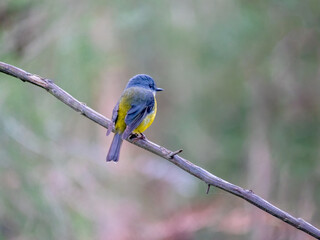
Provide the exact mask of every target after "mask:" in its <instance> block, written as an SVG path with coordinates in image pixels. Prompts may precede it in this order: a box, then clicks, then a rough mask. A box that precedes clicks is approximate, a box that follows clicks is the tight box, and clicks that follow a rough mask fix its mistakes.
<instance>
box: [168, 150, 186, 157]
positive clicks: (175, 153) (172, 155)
mask: <svg viewBox="0 0 320 240" xmlns="http://www.w3.org/2000/svg"><path fill="white" fill-rule="evenodd" d="M182 151H183V149H179V150H177V151H174V152H171V153H169V154H168V157H169V158H171V159H172V158H173V157H174V156H175V155H178V154H179V153H181V152H182Z"/></svg>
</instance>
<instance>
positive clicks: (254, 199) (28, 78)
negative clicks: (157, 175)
mask: <svg viewBox="0 0 320 240" xmlns="http://www.w3.org/2000/svg"><path fill="white" fill-rule="evenodd" d="M0 72H3V73H5V74H8V75H11V76H13V77H16V78H19V79H21V80H22V81H25V82H29V83H32V84H34V85H37V86H39V87H41V88H44V89H46V90H47V91H48V92H49V93H51V94H52V95H53V96H55V97H56V98H58V99H59V100H60V101H62V102H63V103H65V104H66V105H68V106H69V107H71V108H73V109H74V110H76V111H77V112H80V113H81V114H82V115H84V116H86V117H87V118H89V119H90V120H92V121H94V122H96V123H98V124H99V125H101V126H103V127H105V128H108V127H109V126H112V124H110V123H111V121H110V120H109V119H107V118H106V117H104V116H102V115H101V114H99V113H98V112H96V111H94V110H93V109H91V108H90V107H88V106H86V105H85V104H83V103H81V102H80V101H78V100H77V99H75V98H74V97H72V96H71V95H70V94H69V93H67V92H66V91H64V90H63V89H61V88H60V87H58V86H57V85H56V84H54V83H53V82H52V81H51V80H49V79H46V78H42V77H40V76H37V75H34V74H30V73H28V72H26V71H24V70H22V69H19V68H17V67H14V66H11V65H9V64H6V63H3V62H0ZM127 141H129V142H131V143H133V144H135V145H136V146H139V147H141V148H143V149H145V150H147V151H149V152H152V153H154V154H156V155H158V156H160V157H162V158H164V159H167V160H168V161H170V162H171V163H173V164H175V165H177V166H178V167H180V168H181V169H183V170H185V171H186V172H188V173H190V174H192V175H193V176H195V177H197V178H199V179H200V180H202V181H204V182H205V183H206V184H207V185H208V190H209V188H210V186H215V187H217V188H220V189H222V190H224V191H226V192H229V193H231V194H233V195H236V196H238V197H240V198H243V199H244V200H246V201H248V202H249V203H251V204H253V205H255V206H256V207H258V208H260V209H262V210H263V211H265V212H267V213H269V214H271V215H273V216H275V217H276V218H278V219H280V220H282V221H284V222H286V223H288V224H290V225H291V226H293V227H295V228H297V229H299V230H301V231H303V232H305V233H307V234H309V235H310V236H313V237H315V238H317V239H320V230H319V229H317V228H316V227H314V226H313V225H311V224H310V223H308V222H306V221H305V220H303V219H301V218H295V217H293V216H291V215H290V214H288V213H287V212H285V211H283V210H281V209H279V208H277V207H276V206H274V205H272V204H271V203H269V202H268V201H266V200H264V199H263V198H261V197H259V196H258V195H256V194H255V193H254V192H253V191H252V190H247V189H243V188H241V187H239V186H237V185H234V184H232V183H229V182H227V181H225V180H223V179H221V178H219V177H217V176H215V175H213V174H211V173H210V172H208V171H207V170H205V169H203V168H201V167H199V166H197V165H195V164H193V163H191V162H189V161H188V160H186V159H184V158H182V157H180V156H179V155H178V153H180V152H181V151H180V150H178V151H170V150H168V149H166V148H164V147H162V146H159V145H157V144H155V143H153V142H151V141H149V140H147V139H139V140H137V141H136V140H132V139H131V140H130V139H128V140H127Z"/></svg>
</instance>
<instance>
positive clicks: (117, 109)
mask: <svg viewBox="0 0 320 240" xmlns="http://www.w3.org/2000/svg"><path fill="white" fill-rule="evenodd" d="M118 111H119V101H118V102H117V104H116V106H115V107H114V108H113V111H112V118H111V122H110V123H109V125H108V131H107V136H108V135H109V134H110V133H111V131H112V129H113V127H114V124H115V123H116V121H117V119H118Z"/></svg>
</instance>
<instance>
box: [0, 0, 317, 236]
mask: <svg viewBox="0 0 320 240" xmlns="http://www.w3.org/2000/svg"><path fill="white" fill-rule="evenodd" d="M319 20H320V4H319V1H316V0H314V1H310V0H307V1H293V0H291V1H289V0H282V1H272V0H271V1H242V0H241V1H236V0H234V1H223V0H220V1H219V0H214V1H212V0H206V1H101V0H96V1H76V0H68V1H65V0H56V1H39V0H35V1H31V0H30V1H29V0H14V1H10V0H2V1H1V2H0V60H1V61H4V62H7V63H10V64H12V65H16V66H18V67H21V68H23V69H25V70H27V71H29V72H32V73H36V74H39V75H41V76H44V77H48V78H51V79H53V80H54V81H55V82H56V84H58V85H59V86H60V87H62V88H63V89H65V90H66V91H67V92H69V93H70V94H72V95H73V96H75V97H76V98H78V99H79V100H80V101H83V102H85V103H86V104H87V105H89V106H90V107H92V108H94V109H96V110H97V111H99V112H100V113H102V114H104V115H106V116H107V117H111V112H112V108H113V106H114V105H115V103H116V101H117V99H118V97H119V96H120V94H121V92H122V90H123V88H124V86H125V85H126V83H127V80H128V79H129V78H130V77H132V76H133V75H135V74H138V73H147V74H150V75H151V76H152V77H154V79H155V80H156V82H157V84H158V86H159V87H162V88H164V89H165V91H164V92H161V93H159V94H158V115H157V118H156V120H155V122H154V124H153V125H152V127H151V128H150V129H148V130H147V132H146V135H147V137H148V138H149V139H150V140H152V141H155V142H157V143H159V144H161V145H163V146H165V147H168V148H169V149H172V150H176V149H178V148H183V149H184V152H183V153H182V155H183V156H184V157H185V158H187V159H189V160H191V161H192V162H194V163H195V164H197V165H200V166H202V167H204V168H206V169H207V170H209V171H211V172H213V173H214V174H216V175H217V176H219V177H222V178H224V179H226V180H228V181H231V182H233V183H235V184H238V185H240V186H243V187H245V188H248V189H252V190H253V191H254V192H255V193H257V194H259V195H261V196H262V197H264V198H266V199H267V200H269V201H271V202H272V203H274V204H275V205H277V206H279V207H280V208H282V209H284V210H286V211H288V212H289V213H291V214H292V215H294V216H299V217H302V218H304V219H305V220H307V221H310V222H311V223H313V224H314V225H316V226H318V227H320V209H319V202H320V161H319V160H320V159H319V158H320V151H319V146H320V94H319V91H320V67H319V66H320V65H319V63H320V61H319V60H320V31H319V30H320V29H319ZM105 132H106V130H105V129H103V128H102V127H100V126H98V125H97V124H94V123H92V122H91V121H88V120H87V119H85V118H84V117H82V116H81V115H79V114H78V113H76V112H74V111H73V110H71V109H70V108H68V107H66V106H65V105H63V104H62V103H61V102H59V101H57V100H56V99H55V98H53V97H52V96H51V95H49V94H48V93H46V92H45V91H43V90H41V89H40V88H36V87H34V86H32V85H30V84H25V83H22V82H21V81H19V80H17V79H14V78H12V77H9V76H6V75H4V74H1V75H0V239H23V240H24V239H273V240H275V239H308V236H307V235H306V234H304V233H300V232H299V231H298V230H296V229H294V228H292V227H290V226H288V225H286V224H284V223H282V222H280V221H279V220H277V219H275V218H273V217H271V216H269V215H267V214H266V213H263V212H262V211H260V210H258V209H256V208H255V207H254V206H252V205H250V204H248V203H246V202H244V201H243V200H241V199H237V198H236V197H234V196H232V195H230V194H227V193H225V192H222V191H220V190H216V189H212V190H211V192H210V193H209V195H206V194H205V191H206V186H205V184H204V183H202V182H200V181H199V180H198V179H195V178H194V177H192V176H190V175H189V174H187V173H186V172H183V171H181V170H179V169H177V167H176V166H174V165H172V164H170V163H167V162H166V161H165V160H163V159H160V158H158V157H156V156H154V155H152V154H150V153H147V152H145V151H144V150H142V149H138V148H136V147H134V146H131V145H130V144H127V143H125V144H124V145H123V147H122V152H121V156H120V162H119V163H118V164H112V163H109V164H107V163H106V162H105V156H106V154H107V150H108V147H109V144H110V141H111V137H108V138H107V137H106V136H105Z"/></svg>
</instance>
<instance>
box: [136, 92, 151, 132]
mask: <svg viewBox="0 0 320 240" xmlns="http://www.w3.org/2000/svg"><path fill="white" fill-rule="evenodd" d="M156 113H157V101H156V98H154V108H153V111H152V112H151V113H149V114H148V115H147V116H146V117H145V118H144V119H143V121H142V122H141V123H140V125H139V126H138V127H137V128H136V129H135V130H133V131H132V132H133V133H142V132H144V131H145V130H147V128H148V127H150V126H151V124H152V123H153V121H154V118H155V117H156Z"/></svg>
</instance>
